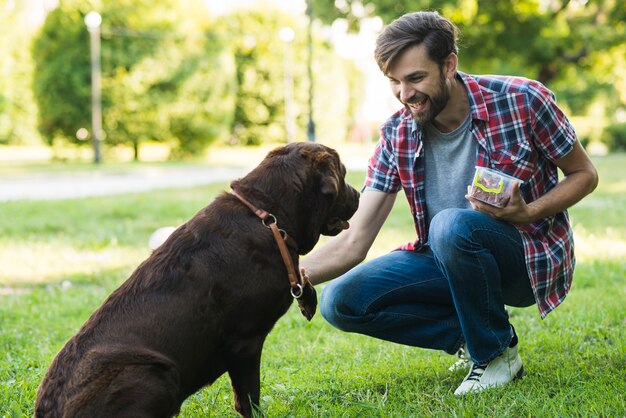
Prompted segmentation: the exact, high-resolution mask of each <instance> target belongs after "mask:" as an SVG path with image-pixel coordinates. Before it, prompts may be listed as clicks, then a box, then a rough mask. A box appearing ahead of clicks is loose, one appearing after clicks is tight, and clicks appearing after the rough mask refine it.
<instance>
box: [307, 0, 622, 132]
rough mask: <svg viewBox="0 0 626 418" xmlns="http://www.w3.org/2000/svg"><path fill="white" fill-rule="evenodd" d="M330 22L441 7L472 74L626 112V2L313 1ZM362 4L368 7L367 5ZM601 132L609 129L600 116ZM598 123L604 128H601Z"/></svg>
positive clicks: (581, 110)
mask: <svg viewBox="0 0 626 418" xmlns="http://www.w3.org/2000/svg"><path fill="white" fill-rule="evenodd" d="M314 3H315V11H316V14H317V16H318V17H319V18H321V19H322V20H323V21H324V22H326V23H330V22H332V21H334V20H335V19H337V18H343V19H347V20H348V21H349V22H351V24H352V27H353V28H358V26H359V22H360V20H361V19H363V18H366V17H371V16H379V17H380V18H382V20H383V22H384V23H390V22H391V21H392V20H393V19H395V18H397V17H400V16H401V15H403V14H405V13H408V12H413V11H418V10H437V11H439V12H440V13H441V14H442V15H444V16H446V17H448V18H449V19H451V20H452V21H453V22H454V23H455V24H456V25H457V26H458V27H459V29H460V31H461V38H460V42H459V45H460V53H459V63H460V68H461V70H463V71H466V72H469V73H475V74H480V73H494V74H514V75H521V76H525V77H529V78H534V79H537V80H539V81H541V82H542V83H544V84H546V85H547V86H548V87H550V88H551V89H552V90H553V91H554V92H555V93H556V95H557V97H558V98H559V102H560V103H562V104H565V105H566V106H567V108H568V109H569V110H570V111H571V115H573V116H574V115H581V116H582V115H587V114H588V113H589V112H590V107H591V106H594V105H595V104H596V103H598V102H601V103H602V105H603V106H605V107H606V109H607V114H608V115H610V114H612V113H614V112H615V111H616V110H617V109H620V108H621V109H626V94H625V93H624V92H625V91H626V70H625V69H624V68H625V64H626V62H625V58H624V57H626V44H625V43H624V39H626V23H625V22H626V2H624V1H615V0H600V1H585V2H582V1H575V2H574V1H569V0H556V1H549V2H547V1H536V0H506V1H478V0H461V1H457V0H433V1H426V0H419V1H415V0H344V1H341V2H334V3H333V2H327V1H323V0H314ZM361 4H362V7H361ZM595 123H596V125H597V127H596V129H602V128H603V127H604V122H603V121H597V120H596V121H595ZM598 125H599V126H598Z"/></svg>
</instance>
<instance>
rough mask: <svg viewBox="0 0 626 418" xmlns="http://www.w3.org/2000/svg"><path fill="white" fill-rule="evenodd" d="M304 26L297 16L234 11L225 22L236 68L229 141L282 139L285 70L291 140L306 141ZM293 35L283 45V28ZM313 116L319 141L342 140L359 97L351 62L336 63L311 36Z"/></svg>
mask: <svg viewBox="0 0 626 418" xmlns="http://www.w3.org/2000/svg"><path fill="white" fill-rule="evenodd" d="M306 25H307V22H306V20H305V19H303V18H302V17H300V18H299V19H298V18H295V17H293V16H289V15H285V14H281V13H280V12H278V11H274V10H264V11H246V12H239V13H236V14H234V15H232V16H229V17H227V18H226V21H225V29H224V31H225V32H226V33H229V34H231V36H233V39H232V44H231V47H232V50H233V54H234V57H235V61H236V68H237V70H236V71H237V98H236V110H235V119H234V121H233V138H234V140H235V141H237V142H238V143H240V144H243V145H258V144H261V143H281V142H285V141H286V136H285V117H286V115H285V86H284V80H285V71H286V66H289V71H290V72H291V76H292V77H293V80H294V86H293V87H294V91H293V95H294V103H293V108H294V109H293V110H294V115H293V116H294V118H295V120H296V135H295V136H296V138H295V139H297V140H304V139H306V137H307V135H306V129H307V124H308V117H309V114H308V111H309V109H308V105H307V102H308V94H309V91H308V87H309V79H308V74H307V66H306V65H307V54H308V49H307V35H306V34H307V30H308V28H307V26H306ZM286 27H288V28H291V29H293V31H294V34H295V35H294V39H293V41H292V42H291V44H290V46H289V48H290V50H291V59H290V60H287V61H285V54H286V52H287V51H286V49H287V45H285V44H284V42H283V41H281V40H280V37H279V32H280V30H281V29H283V28H286ZM313 43H314V48H313V49H314V58H313V74H314V80H313V85H314V103H313V106H314V115H315V122H316V125H317V133H318V137H319V138H320V139H321V140H322V141H324V142H325V143H332V142H339V141H342V140H344V139H345V138H346V136H347V131H348V129H349V127H350V124H351V122H352V118H351V113H352V110H353V109H354V107H355V102H356V101H357V100H358V99H359V95H358V91H359V89H360V86H359V85H358V83H356V82H355V81H356V80H359V79H360V78H361V75H360V73H359V71H358V70H357V69H356V67H355V66H354V64H352V63H350V62H348V61H346V60H343V59H341V58H340V57H339V56H337V54H336V53H335V52H334V51H333V49H332V46H331V45H330V44H328V43H327V42H325V41H324V40H322V39H320V37H319V35H318V34H317V33H314V34H313Z"/></svg>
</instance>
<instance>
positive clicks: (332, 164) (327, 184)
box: [317, 152, 339, 195]
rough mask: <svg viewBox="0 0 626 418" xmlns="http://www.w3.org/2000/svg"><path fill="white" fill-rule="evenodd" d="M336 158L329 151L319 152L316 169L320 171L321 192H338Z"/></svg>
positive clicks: (332, 193) (333, 193) (334, 193)
mask: <svg viewBox="0 0 626 418" xmlns="http://www.w3.org/2000/svg"><path fill="white" fill-rule="evenodd" d="M335 160H336V158H335V157H334V156H333V155H332V154H331V153H329V152H323V153H320V155H319V157H318V160H317V169H318V172H319V173H321V175H322V179H321V190H322V193H323V194H329V195H337V194H338V193H339V170H338V167H337V164H336V161H335Z"/></svg>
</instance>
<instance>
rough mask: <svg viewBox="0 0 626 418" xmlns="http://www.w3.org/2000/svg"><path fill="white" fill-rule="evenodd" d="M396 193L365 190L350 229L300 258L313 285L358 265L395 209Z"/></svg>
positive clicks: (302, 266)
mask: <svg viewBox="0 0 626 418" xmlns="http://www.w3.org/2000/svg"><path fill="white" fill-rule="evenodd" d="M396 195H397V193H392V194H390V193H383V192H379V191H375V190H368V189H366V190H365V191H363V193H362V194H361V198H360V200H359V208H358V209H357V211H356V212H355V213H354V215H353V216H352V219H351V220H350V228H348V229H346V230H344V231H342V232H341V233H340V234H339V235H337V236H336V237H334V238H333V239H331V240H330V241H328V242H327V243H326V244H324V245H322V246H321V247H319V248H317V249H315V250H314V251H312V252H311V253H310V254H309V255H307V256H306V257H305V258H303V259H302V260H301V261H300V268H301V269H304V270H305V272H306V275H307V276H308V277H309V280H310V281H311V283H313V284H314V285H316V284H319V283H322V282H325V281H328V280H331V279H334V278H336V277H338V276H340V275H342V274H343V273H345V272H346V271H348V270H350V269H351V268H352V267H354V266H356V265H357V264H359V263H360V262H361V261H363V260H364V259H365V257H366V256H367V252H368V251H369V249H370V247H371V246H372V243H373V242H374V239H375V238H376V236H377V235H378V232H379V231H380V228H382V226H383V224H384V223H385V220H386V219H387V216H389V212H390V211H391V209H392V208H393V204H394V202H395V200H396Z"/></svg>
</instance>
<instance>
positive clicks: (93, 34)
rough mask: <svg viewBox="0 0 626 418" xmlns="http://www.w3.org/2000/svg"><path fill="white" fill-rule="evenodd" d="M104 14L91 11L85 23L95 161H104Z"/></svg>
mask: <svg viewBox="0 0 626 418" xmlns="http://www.w3.org/2000/svg"><path fill="white" fill-rule="evenodd" d="M101 23H102V16H100V14H99V13H98V12H89V13H87V16H85V25H87V30H88V31H89V46H90V51H91V130H92V141H93V152H94V163H96V164H98V163H100V162H101V161H102V155H101V153H100V141H101V140H102V99H101V92H100V91H101V88H100V24H101Z"/></svg>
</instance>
